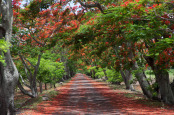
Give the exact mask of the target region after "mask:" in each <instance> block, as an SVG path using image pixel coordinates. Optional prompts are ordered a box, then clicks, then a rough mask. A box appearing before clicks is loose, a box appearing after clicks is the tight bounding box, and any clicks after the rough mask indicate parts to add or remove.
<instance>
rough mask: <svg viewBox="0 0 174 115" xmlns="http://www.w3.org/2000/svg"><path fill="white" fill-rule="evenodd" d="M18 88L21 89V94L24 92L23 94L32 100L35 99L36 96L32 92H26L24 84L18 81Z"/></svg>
mask: <svg viewBox="0 0 174 115" xmlns="http://www.w3.org/2000/svg"><path fill="white" fill-rule="evenodd" d="M18 87H19V89H20V90H21V92H22V93H23V94H25V95H28V96H30V97H31V98H34V96H33V95H32V93H31V92H29V91H27V90H25V89H24V88H23V86H22V84H21V83H20V81H18Z"/></svg>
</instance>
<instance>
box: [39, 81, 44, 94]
mask: <svg viewBox="0 0 174 115" xmlns="http://www.w3.org/2000/svg"><path fill="white" fill-rule="evenodd" d="M39 87H40V93H42V92H43V90H42V82H39Z"/></svg>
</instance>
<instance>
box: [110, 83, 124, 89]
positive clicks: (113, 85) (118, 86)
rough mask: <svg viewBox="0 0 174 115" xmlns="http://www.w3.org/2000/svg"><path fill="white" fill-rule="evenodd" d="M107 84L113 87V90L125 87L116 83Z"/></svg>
mask: <svg viewBox="0 0 174 115" xmlns="http://www.w3.org/2000/svg"><path fill="white" fill-rule="evenodd" d="M108 86H109V87H110V88H111V89H114V90H116V89H120V90H122V89H126V86H125V85H116V84H110V83H109V84H108Z"/></svg>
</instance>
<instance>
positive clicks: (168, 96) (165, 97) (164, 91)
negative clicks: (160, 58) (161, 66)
mask: <svg viewBox="0 0 174 115" xmlns="http://www.w3.org/2000/svg"><path fill="white" fill-rule="evenodd" d="M155 76H156V79H157V83H158V85H159V90H160V93H161V100H162V101H163V102H164V103H166V104H174V95H173V92H172V89H171V86H170V82H169V74H168V72H164V71H156V72H155Z"/></svg>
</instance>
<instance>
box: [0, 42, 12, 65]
mask: <svg viewBox="0 0 174 115" xmlns="http://www.w3.org/2000/svg"><path fill="white" fill-rule="evenodd" d="M9 47H10V43H8V42H6V41H5V40H4V39H0V52H1V54H0V62H1V63H3V64H5V60H4V52H6V51H7V49H8V48H9Z"/></svg>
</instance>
